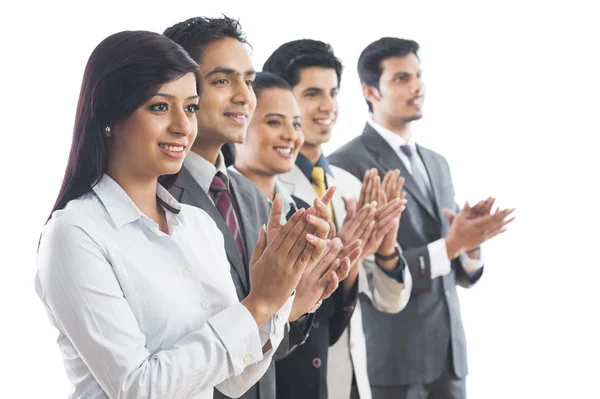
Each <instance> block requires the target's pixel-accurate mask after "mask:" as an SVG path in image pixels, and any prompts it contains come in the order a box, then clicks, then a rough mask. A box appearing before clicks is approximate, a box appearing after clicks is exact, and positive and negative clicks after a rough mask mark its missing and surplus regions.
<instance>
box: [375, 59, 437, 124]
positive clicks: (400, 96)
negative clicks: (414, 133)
mask: <svg viewBox="0 0 600 399" xmlns="http://www.w3.org/2000/svg"><path fill="white" fill-rule="evenodd" d="M381 69H382V74H381V77H380V78H379V90H377V89H376V88H373V87H369V88H368V90H370V91H371V96H370V97H369V96H367V98H368V99H369V101H371V103H372V104H373V110H374V112H375V113H376V114H378V115H381V116H383V117H385V118H387V119H389V120H390V121H393V122H394V123H396V122H403V123H407V122H412V121H415V120H418V119H420V118H421V117H422V116H423V111H422V107H423V100H424V97H425V86H424V85H423V82H422V80H421V66H420V63H419V59H418V58H417V56H416V55H415V54H413V53H411V54H409V55H407V56H404V57H392V58H388V59H385V60H383V61H382V62H381Z"/></svg>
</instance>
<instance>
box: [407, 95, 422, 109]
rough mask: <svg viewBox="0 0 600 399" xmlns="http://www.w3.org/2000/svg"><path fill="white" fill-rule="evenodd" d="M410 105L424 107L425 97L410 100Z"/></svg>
mask: <svg viewBox="0 0 600 399" xmlns="http://www.w3.org/2000/svg"><path fill="white" fill-rule="evenodd" d="M408 105H415V106H417V107H421V106H423V96H419V97H415V98H413V99H411V100H408Z"/></svg>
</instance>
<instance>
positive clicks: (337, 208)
mask: <svg viewBox="0 0 600 399" xmlns="http://www.w3.org/2000/svg"><path fill="white" fill-rule="evenodd" d="M332 186H336V187H337V189H336V191H335V194H334V195H333V198H332V199H331V206H332V207H333V213H334V216H335V227H336V229H338V231H339V230H340V229H341V228H342V223H343V222H344V219H345V218H346V205H345V204H344V200H343V199H342V194H341V192H340V190H339V186H338V183H337V181H336V180H335V177H333V176H332V175H327V187H332Z"/></svg>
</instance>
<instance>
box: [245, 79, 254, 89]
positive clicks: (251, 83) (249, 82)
mask: <svg viewBox="0 0 600 399" xmlns="http://www.w3.org/2000/svg"><path fill="white" fill-rule="evenodd" d="M253 84H254V81H253V80H247V81H246V85H247V86H250V87H251V88H254V86H252V85H253Z"/></svg>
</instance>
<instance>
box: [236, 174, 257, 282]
mask: <svg viewBox="0 0 600 399" xmlns="http://www.w3.org/2000/svg"><path fill="white" fill-rule="evenodd" d="M234 173H235V172H234ZM232 175H233V173H229V176H230V177H229V184H230V185H231V191H232V192H233V195H235V197H236V199H238V201H237V206H238V208H239V210H240V215H239V216H240V219H241V224H242V226H241V228H242V230H241V231H242V232H243V233H244V234H243V235H242V237H243V238H244V242H245V244H246V245H245V247H246V259H248V262H247V263H248V264H249V263H250V259H252V254H253V252H254V247H255V246H256V243H257V242H258V233H259V231H260V227H259V226H256V224H257V223H258V221H257V220H256V219H254V218H253V216H255V213H254V212H253V210H252V199H251V198H250V196H249V195H248V194H247V193H245V192H244V191H243V190H239V189H238V185H237V181H236V180H235V177H233V176H232ZM245 271H246V275H247V276H249V275H250V274H249V273H250V272H249V271H248V270H245Z"/></svg>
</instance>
